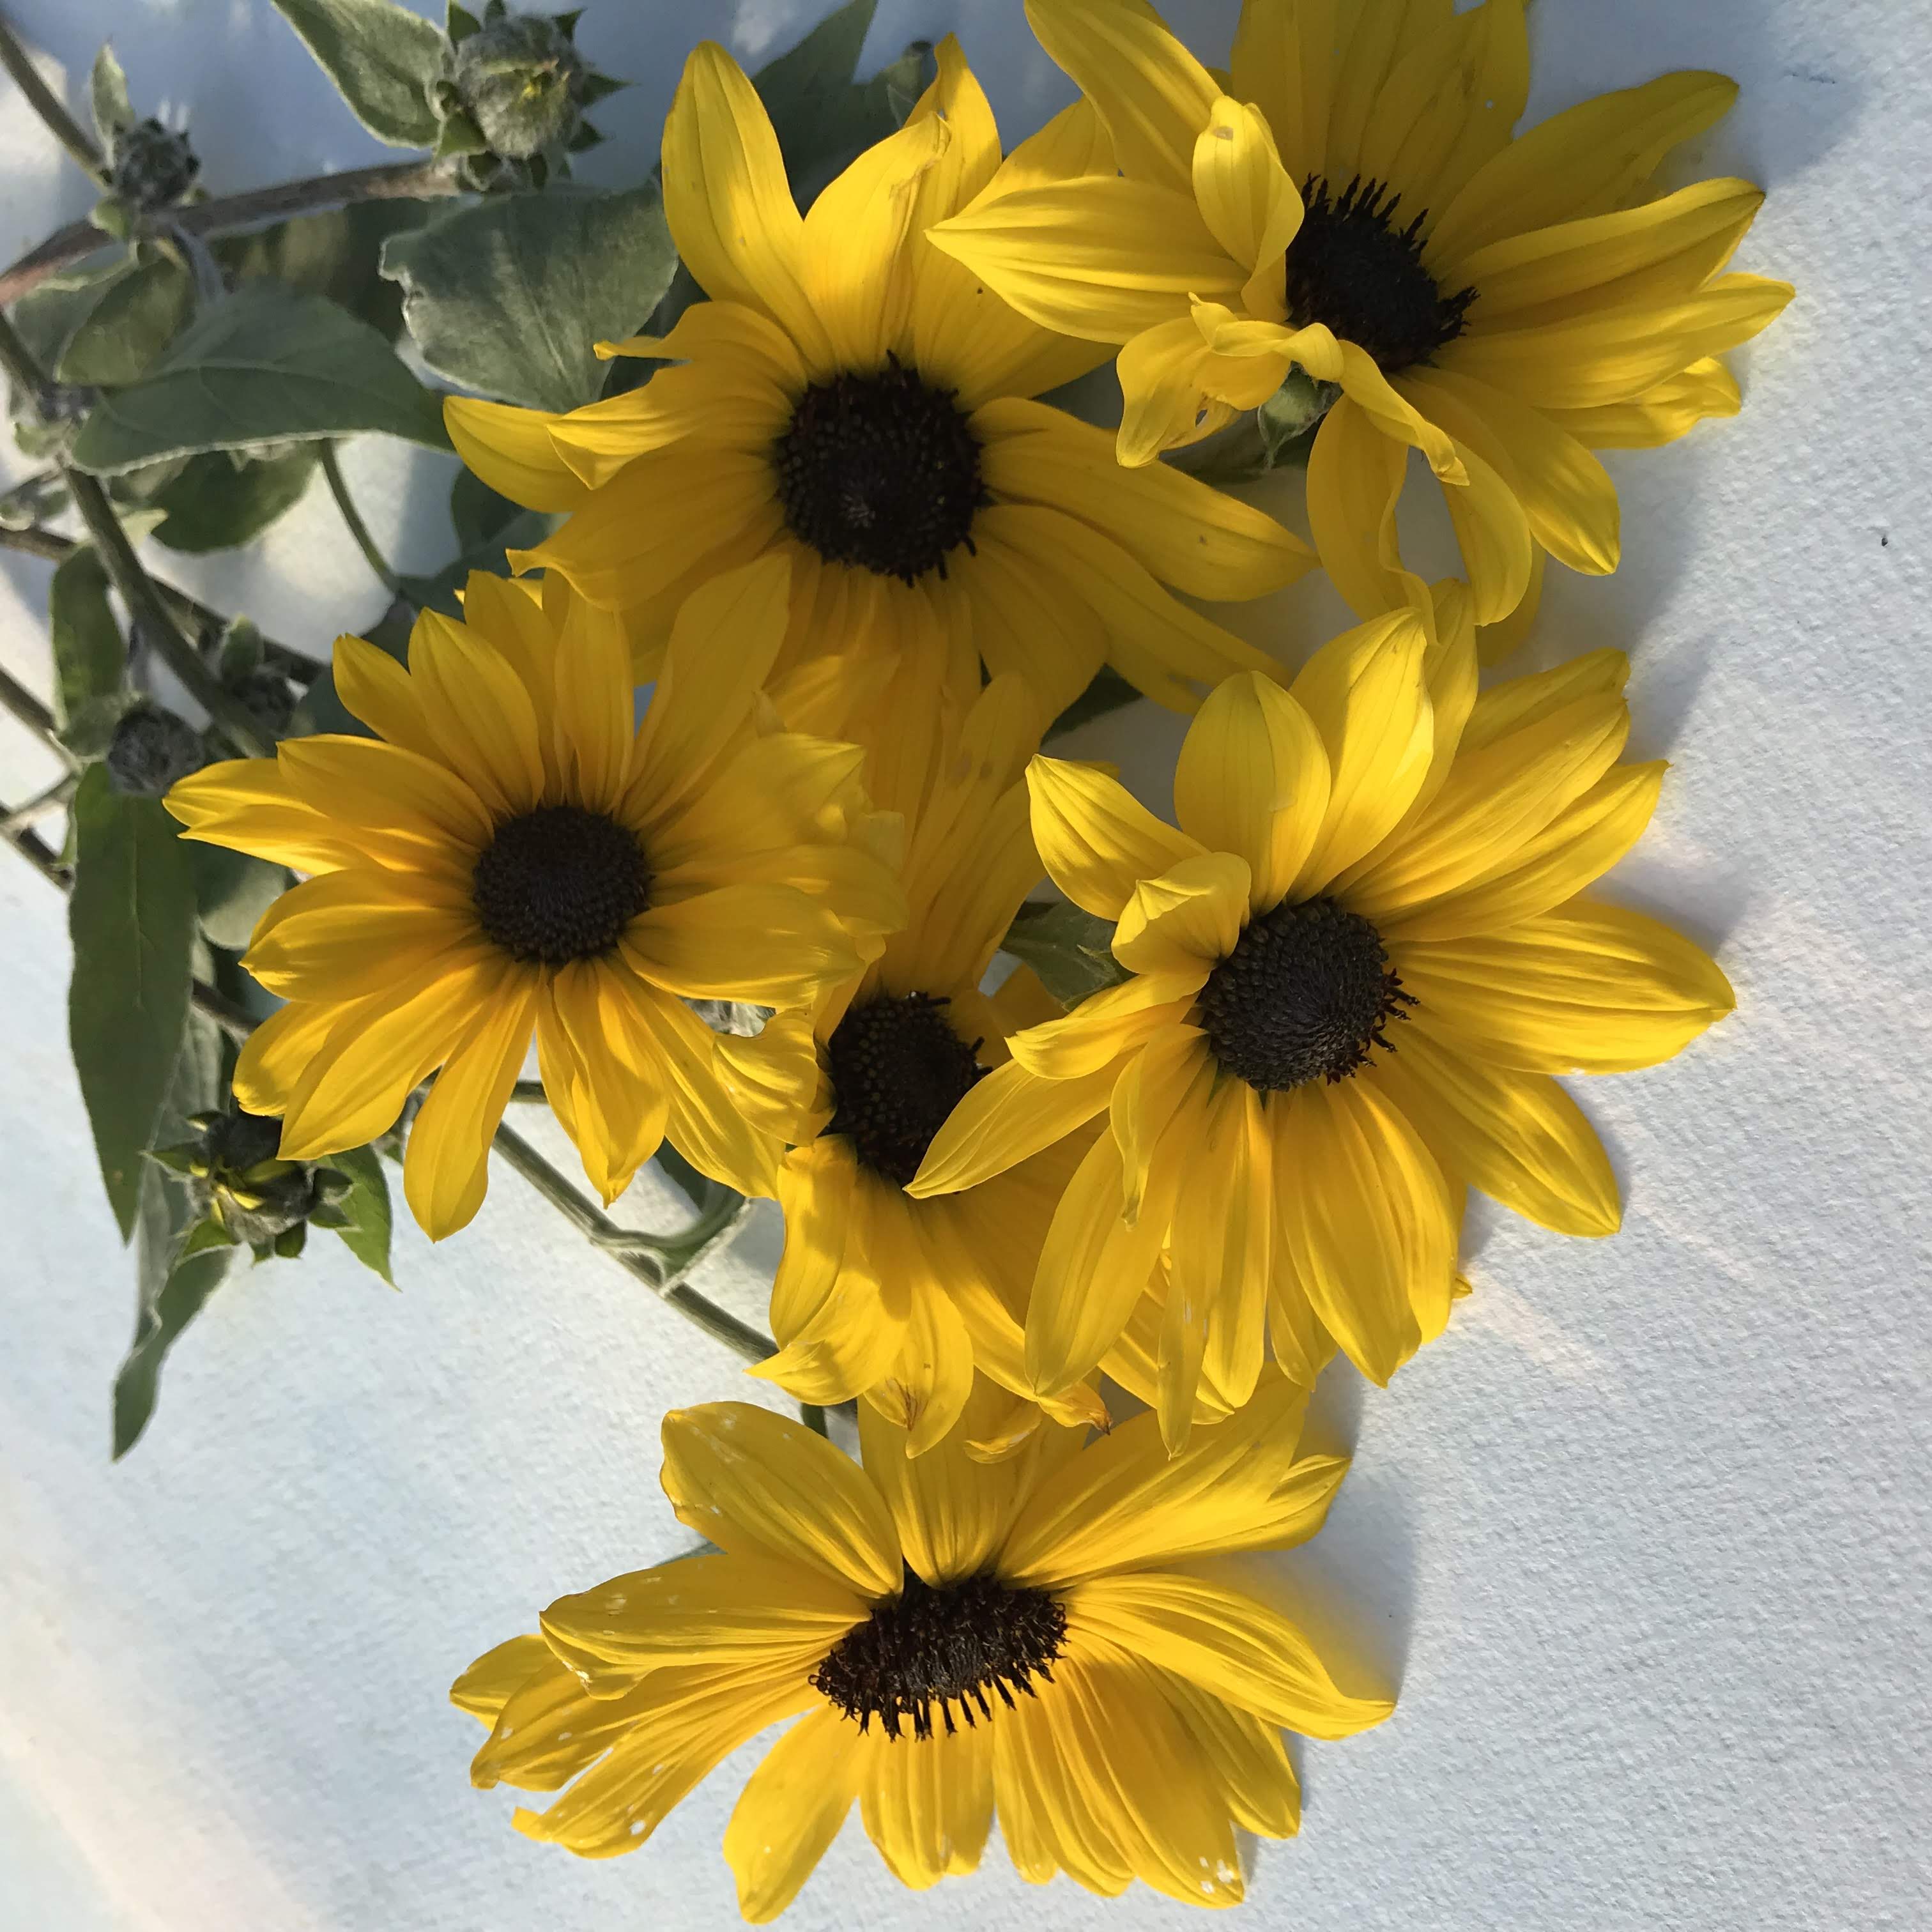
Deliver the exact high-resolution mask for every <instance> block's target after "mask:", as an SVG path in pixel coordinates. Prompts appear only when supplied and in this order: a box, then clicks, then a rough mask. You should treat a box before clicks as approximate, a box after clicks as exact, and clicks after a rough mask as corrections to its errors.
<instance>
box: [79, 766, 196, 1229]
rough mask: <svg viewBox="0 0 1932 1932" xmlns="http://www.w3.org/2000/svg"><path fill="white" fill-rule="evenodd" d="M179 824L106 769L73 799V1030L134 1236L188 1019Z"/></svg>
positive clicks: (91, 1111) (91, 1108) (97, 769)
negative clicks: (131, 793) (117, 785)
mask: <svg viewBox="0 0 1932 1932" xmlns="http://www.w3.org/2000/svg"><path fill="white" fill-rule="evenodd" d="M176 829H177V828H176V826H175V821H174V820H172V818H170V817H169V816H168V814H167V813H166V811H165V810H164V809H163V807H162V805H161V804H160V801H159V800H158V799H151V798H129V797H124V796H122V795H121V793H118V792H117V791H115V789H114V787H113V784H111V783H110V781H109V779H108V776H107V769H106V768H105V767H104V766H100V765H96V766H94V767H93V768H92V769H91V770H89V772H87V773H86V775H84V776H83V778H82V779H81V781H80V789H79V790H77V792H76V793H75V794H74V842H75V866H74V895H73V898H71V901H69V904H68V927H69V930H70V932H71V933H72V935H73V938H74V979H73V981H72V983H71V986H70V987H69V989H68V1037H69V1039H70V1040H71V1043H72V1046H73V1049H74V1067H75V1069H76V1070H77V1072H78V1073H79V1074H80V1091H81V1095H82V1097H83V1099H84V1100H86V1103H87V1114H88V1118H89V1121H91V1122H92V1124H93V1127H94V1145H95V1151H96V1153H97V1154H98V1155H99V1157H100V1160H101V1178H102V1180H103V1181H105V1182H106V1184H107V1198H108V1199H109V1201H110V1202H112V1203H113V1208H114V1218H115V1220H116V1221H117V1222H118V1223H119V1224H120V1228H121V1238H122V1240H124V1241H125V1240H127V1239H128V1238H130V1236H131V1235H133V1231H134V1220H135V1214H136V1208H137V1207H138V1205H139V1194H140V1188H141V1178H142V1173H143V1172H144V1170H145V1167H146V1166H147V1163H145V1162H143V1160H142V1158H141V1157H142V1154H143V1153H144V1152H145V1151H146V1150H147V1149H148V1148H149V1147H151V1146H152V1145H154V1140H155V1139H156V1136H155V1132H154V1130H155V1126H156V1124H157V1121H158V1120H159V1119H160V1112H161V1103H162V1100H163V1097H165V1095H166V1093H167V1091H168V1085H169V1080H170V1079H172V1076H173V1073H174V1070H175V1062H176V1061H178V1059H179V1058H180V1056H181V1038H182V1032H183V1029H184V1027H185V1026H186V1025H187V1010H188V985H189V980H190V971H189V949H190V947H192V946H193V943H194V921H195V910H194V880H193V873H192V871H190V866H189V862H188V856H187V846H186V845H184V844H183V843H182V842H181V840H180V839H179V838H177V837H176V836H175V832H176Z"/></svg>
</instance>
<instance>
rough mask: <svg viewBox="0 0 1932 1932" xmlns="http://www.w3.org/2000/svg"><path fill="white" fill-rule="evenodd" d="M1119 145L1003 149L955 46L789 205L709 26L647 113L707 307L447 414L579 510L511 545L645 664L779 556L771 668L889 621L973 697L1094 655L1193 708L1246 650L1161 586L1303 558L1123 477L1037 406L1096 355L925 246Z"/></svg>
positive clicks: (1198, 500) (1257, 576) (1262, 532)
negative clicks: (611, 366)
mask: <svg viewBox="0 0 1932 1932" xmlns="http://www.w3.org/2000/svg"><path fill="white" fill-rule="evenodd" d="M1094 166H1108V167H1111V166H1112V160H1111V159H1110V158H1109V156H1108V154H1107V151H1106V146H1105V143H1104V141H1103V140H1102V139H1100V136H1099V134H1098V131H1097V124H1096V123H1095V121H1094V118H1093V116H1092V115H1091V112H1090V111H1088V110H1071V111H1070V112H1069V113H1066V114H1063V115H1061V117H1060V118H1058V120H1056V121H1054V122H1053V123H1052V124H1050V125H1049V127H1047V128H1046V129H1045V130H1043V132H1042V133H1040V134H1038V135H1037V136H1034V139H1031V140H1030V141H1028V142H1026V143H1025V145H1024V146H1022V148H1019V150H1018V151H1016V153H1014V154H1012V155H1010V156H1009V157H1007V159H1006V160H1004V162H1003V161H1002V160H1001V154H1000V140H999V131H998V128H997V127H995V125H994V122H993V117H992V110H990V109H989V107H988V106H987V104H986V96H985V95H984V94H983V93H982V92H981V91H980V85H979V83H978V82H977V81H976V80H974V78H973V76H972V75H971V73H970V72H969V71H968V69H967V67H966V65H965V61H964V60H963V59H962V57H961V55H960V53H959V47H958V46H957V44H956V43H955V42H954V41H953V40H952V39H951V38H950V37H948V38H947V40H945V41H944V43H942V44H941V47H940V49H939V77H938V80H936V81H935V83H934V84H933V86H932V87H931V88H930V89H928V90H927V92H926V94H925V95H924V96H923V97H922V99H921V100H920V101H919V104H918V105H917V106H916V107H915V108H914V109H913V113H912V116H911V118H910V120H909V121H907V124H906V125H905V126H904V128H903V129H901V130H900V131H899V132H898V133H896V134H894V135H892V136H890V137H889V139H886V140H884V141H882V142H880V143H879V144H878V145H877V146H875V147H874V148H870V149H868V151H866V152H865V153H864V154H861V155H860V156H859V158H858V159H857V160H856V161H854V162H853V163H852V165H851V166H850V167H849V168H847V169H846V170H845V172H844V173H843V174H841V175H839V176H838V178H837V179H836V180H835V181H833V182H832V184H831V185H830V186H829V187H827V188H826V190H824V192H823V193H822V194H820V196H819V197H818V198H817V200H816V201H815V202H814V203H813V204H812V207H811V212H810V213H809V214H806V215H804V216H801V215H800V214H799V212H798V209H797V207H796V205H795V203H794V202H793V199H792V193H791V189H790V186H789V184H787V181H786V178H785V172H784V163H783V161H782V160H781V158H780V156H779V153H778V140H777V137H776V136H775V134H774V133H772V124H771V122H770V121H769V118H767V116H766V113H765V110H764V108H763V105H762V104H761V103H760V101H759V99H758V97H757V93H756V92H754V89H753V88H752V86H751V83H750V82H749V81H748V80H746V79H745V76H744V75H743V74H742V73H741V72H740V71H739V68H737V66H736V64H735V63H734V62H733V61H732V59H731V58H730V55H728V54H727V53H726V52H724V49H722V48H721V47H718V46H715V45H712V44H711V43H706V44H704V45H703V46H700V47H699V48H698V49H697V50H696V52H694V53H693V54H692V55H691V58H690V60H689V62H688V64H687V65H686V67H685V73H684V78H683V80H682V83H681V84H680V85H679V89H678V92H677V97H676V101H675V103H674V104H673V107H672V109H671V113H670V120H669V121H667V124H666V125H665V128H664V207H665V211H666V214H667V216H668V217H669V220H670V228H671V233H672V234H673V237H674V238H675V239H676V242H677V245H678V248H679V253H680V254H682V257H683V258H684V262H685V266H686V267H687V268H688V269H689V270H690V271H691V274H692V275H694V277H695V278H697V281H698V282H699V283H700V284H701V285H702V286H703V288H704V290H705V291H706V293H707V294H708V295H709V296H710V297H711V298H712V299H711V300H709V302H702V303H700V304H698V305H696V306H695V307H694V308H691V309H689V310H688V311H686V312H685V315H684V316H683V317H682V319H681V320H679V323H677V326H676V327H675V328H674V329H673V330H672V331H671V332H670V334H669V335H666V336H664V337H662V338H642V337H640V338H634V339H633V340H631V341H629V342H627V343H625V344H620V345H618V346H617V349H616V351H615V352H613V353H625V354H631V355H638V356H652V357H658V358H664V359H676V361H677V363H678V365H679V366H677V367H676V368H668V369H665V370H664V371H661V372H660V373H659V374H658V376H657V377H656V378H655V380H653V381H652V382H650V383H648V384H646V386H644V387H643V388H642V389H636V390H634V391H632V392H630V393H629V394H628V395H621V396H617V397H613V398H610V400H608V401H604V402H601V403H595V404H591V405H590V406H589V407H587V408H584V409H580V410H573V411H572V412H571V413H569V414H568V415H566V416H545V415H543V414H541V413H535V412H532V411H529V410H517V409H513V408H510V407H506V406H505V405H502V404H493V403H484V402H474V401H461V400H458V399H452V400H451V401H449V402H448V403H447V404H446V405H445V412H446V417H447V419H448V422H449V431H450V434H451V435H452V437H453V438H454V439H455V442H456V445H457V447H458V449H460V451H461V452H462V453H463V457H464V459H465V460H466V461H467V462H468V463H469V466H471V468H472V469H475V471H476V472H477V473H478V475H481V477H482V478H484V480H485V481H487V482H489V483H490V484H493V485H494V486H495V487H496V488H497V489H499V490H502V492H503V493H505V495H506V496H511V497H512V498H514V499H515V500H516V501H517V502H522V503H527V504H530V505H534V506H535V507H536V508H542V509H550V510H568V511H571V512H572V514H571V516H570V517H569V520H568V521H567V522H566V523H565V524H564V525H563V526H562V528H561V529H559V531H558V532H556V535H553V537H551V538H550V540H549V541H547V542H545V543H544V544H540V545H538V547H536V548H535V549H533V550H529V551H526V552H523V553H517V556H515V557H514V558H513V561H517V562H520V565H544V566H545V567H546V568H550V569H552V570H555V571H559V572H560V573H561V574H562V575H564V576H565V577H568V579H569V580H570V581H571V583H572V584H574V586H576V587H577V589H578V590H579V591H580V592H582V593H583V595H584V596H586V598H589V600H590V601H591V602H592V603H593V604H597V605H598V606H599V607H601V608H603V609H605V610H613V611H616V612H619V613H621V615H622V618H623V619H624V621H625V624H626V625H627V627H628V628H629V630H630V631H631V636H632V638H633V643H634V648H635V649H636V650H637V654H638V655H637V669H638V675H639V676H640V679H642V678H647V677H649V676H651V675H652V674H653V667H654V655H653V654H654V652H655V648H656V644H657V640H658V638H659V637H661V634H662V631H663V628H664V624H665V622H666V621H667V619H668V617H669V616H670V613H672V612H673V611H675V610H676V608H677V607H678V604H679V602H680V601H681V600H682V598H683V597H684V596H685V595H686V593H687V592H688V591H689V590H690V589H691V588H692V587H693V586H694V585H696V584H698V583H703V581H704V580H706V578H707V577H711V576H712V575H714V574H715V573H716V572H717V571H719V570H721V569H724V568H728V567H730V565H735V564H740V563H742V562H745V561H747V560H748V559H751V558H752V557H755V556H762V555H764V554H766V553H767V552H771V551H777V552H780V553H783V554H784V555H786V556H790V558H791V559H792V562H793V570H792V611H793V634H792V636H791V637H790V640H789V641H788V643H787V647H786V651H785V653H784V656H783V657H782V658H781V661H780V669H781V670H785V669H788V668H790V666H791V665H792V664H793V662H794V661H796V660H797V659H798V658H800V657H802V656H805V655H810V654H811V653H814V652H820V651H825V650H839V649H845V648H847V643H848V641H849V640H850V637H852V636H853V634H856V633H859V632H865V633H868V634H874V633H877V634H884V635H886V636H888V637H892V639H894V640H896V642H897V643H898V644H899V645H901V646H903V647H904V648H905V649H916V650H919V651H922V652H932V653H935V654H937V655H940V656H941V657H942V658H944V659H945V661H947V663H948V664H949V665H950V667H951V668H952V670H953V673H954V676H955V688H956V691H958V692H959V695H960V696H961V697H962V698H964V697H969V696H970V694H971V692H972V691H974V690H975V689H977V688H978V685H979V682H980V679H979V668H980V664H981V663H983V664H985V665H986V668H987V670H989V671H990V672H991V673H993V674H995V675H996V676H997V675H998V674H999V673H1002V672H1005V671H1014V672H1017V673H1019V674H1020V675H1021V676H1023V677H1025V679H1027V680H1028V682H1029V683H1031V685H1033V686H1034V689H1035V690H1036V691H1037V692H1038V694H1040V700H1041V702H1042V704H1043V708H1044V709H1046V711H1047V712H1048V714H1049V715H1052V713H1053V712H1055V711H1057V710H1058V709H1060V708H1061V707H1062V706H1064V705H1066V704H1067V703H1070V702H1071V701H1072V700H1073V698H1074V697H1076V696H1077V695H1078V694H1079V692H1080V691H1082V689H1083V688H1085V685H1086V684H1087V683H1088V680H1089V679H1091V677H1092V676H1093V675H1094V672H1095V671H1097V670H1098V669H1099V668H1100V666H1101V664H1103V663H1109V664H1112V665H1113V666H1114V667H1115V668H1116V669H1117V670H1119V671H1120V672H1121V674H1122V675H1123V676H1125V677H1127V678H1128V679H1130V680H1131V681H1132V682H1133V683H1134V684H1136V685H1138V686H1139V688H1140V689H1142V691H1145V692H1146V693H1147V694H1148V695H1149V696H1150V697H1154V698H1157V699H1158V700H1160V702H1162V703H1165V704H1168V705H1170V706H1174V707H1175V708H1177V709H1186V710H1192V709H1193V708H1194V706H1195V704H1196V703H1197V702H1198V701H1199V693H1198V691H1196V690H1195V689H1194V688H1193V682H1199V683H1202V684H1212V683H1214V682H1216V681H1217V680H1218V679H1220V677H1222V676H1224V675H1226V673H1228V672H1229V671H1230V670H1235V669H1238V668H1241V667H1247V668H1250V669H1262V668H1265V662H1266V661H1265V659H1262V658H1260V657H1259V655H1258V654H1257V653H1256V652H1253V651H1252V650H1251V649H1250V648H1249V647H1248V646H1246V645H1245V644H1243V643H1241V642H1240V641H1239V640H1237V639H1235V638H1234V637H1231V636H1230V635H1229V634H1228V633H1227V632H1226V631H1223V630H1222V629H1221V628H1220V627H1219V626H1218V625H1214V624H1211V623H1210V622H1208V621H1207V620H1206V619H1205V618H1202V617H1201V616H1198V615H1197V614H1196V613H1194V612H1193V610H1190V609H1188V608H1187V607H1185V606H1184V605H1183V604H1181V603H1180V602H1178V601H1177V600H1176V599H1175V598H1174V597H1173V596H1172V595H1170V594H1169V590H1168V589H1167V588H1166V586H1169V585H1172V586H1175V588H1176V589H1181V590H1184V591H1187V592H1191V593H1193V594H1195V595H1199V596H1202V597H1208V598H1222V599H1232V598H1251V597H1256V596H1259V595H1262V593H1263V592H1266V591H1270V590H1273V589H1277V588H1278V587H1279V586H1281V585H1283V584H1284V583H1289V582H1291V581H1292V580H1294V579H1295V578H1296V577H1299V576H1301V574H1303V573H1304V571H1307V570H1308V569H1310V568H1313V563H1314V557H1313V553H1312V552H1311V551H1310V550H1308V549H1307V547H1306V546H1305V545H1304V544H1301V543H1300V542H1299V541H1298V540H1297V539H1295V538H1293V537H1292V536H1290V535H1289V533H1288V532H1286V530H1284V529H1282V528H1281V526H1280V525H1279V524H1278V523H1275V522H1274V520H1273V519H1271V517H1266V516H1264V515H1263V514H1262V513H1261V512H1260V511H1257V510H1253V509H1251V508H1248V507H1247V505H1244V504H1241V503H1238V502H1235V501H1233V500H1232V499H1231V498H1229V497H1227V496H1223V495H1222V494H1220V493H1218V492H1217V491H1215V490H1211V489H1209V488H1208V487H1206V486H1205V485H1204V484H1200V483H1199V482H1196V481H1195V480H1194V479H1193V478H1189V477H1186V476H1182V475H1178V474H1175V473H1173V472H1169V471H1168V470H1166V469H1161V470H1150V471H1148V472H1144V473H1139V474H1135V475H1127V474H1124V473H1123V472H1121V470H1120V469H1119V468H1118V466H1117V465H1116V464H1115V461H1114V459H1113V449H1112V442H1111V440H1110V439H1109V438H1108V437H1106V435H1105V434H1103V433H1102V432H1101V431H1098V430H1096V429H1094V428H1091V427H1089V426H1088V425H1085V424H1083V423H1081V422H1077V421H1076V419H1073V417H1071V416H1067V415H1066V414H1064V413H1063V412H1061V411H1060V410H1055V409H1053V408H1051V407H1049V406H1047V405H1046V404H1043V403H1040V402H1035V401H1030V400H1029V398H1032V397H1034V396H1036V395H1038V394H1039V393H1040V392H1042V391H1043V390H1045V389H1051V388H1052V387H1054V386H1055V385H1057V384H1058V383H1062V382H1064V381H1066V380H1067V379H1068V378H1069V377H1072V376H1073V375H1076V374H1079V373H1080V372H1081V371H1083V370H1085V369H1087V368H1091V367H1092V366H1093V365H1094V364H1095V363H1096V362H1100V361H1102V360H1103V359H1104V358H1105V351H1104V350H1095V349H1094V347H1092V346H1091V344H1087V343H1084V342H1070V341H1067V339H1066V338H1064V337H1061V336H1058V335H1052V334H1051V333H1049V332H1047V331H1046V330H1044V329H1037V328H1036V327H1034V325H1033V324H1032V323H1029V322H1028V321H1026V320H1025V319H1024V318H1023V317H1020V316H1019V315H1018V314H1016V313H1014V312H1013V311H1012V310H1010V309H1009V308H1007V307H1006V305H1004V303H1001V302H999V301H998V300H996V299H994V298H993V297H992V296H989V295H988V294H987V293H986V291H985V290H983V289H982V288H981V287H980V286H979V284H978V283H977V281H976V280H975V279H974V277H973V276H972V275H970V274H968V272H966V271H965V269H962V268H961V267H960V266H959V265H958V263H956V262H954V261H953V260H950V258H949V257H947V256H945V255H943V254H940V253H939V252H938V251H937V250H935V249H934V248H932V247H930V246H929V245H928V244H927V243H926V241H925V239H924V231H925V229H926V226H928V224H929V223H932V222H934V221H936V220H940V219H941V217H944V216H946V215H950V214H953V213H954V212H956V211H958V210H959V209H961V208H965V207H966V206H967V205H969V204H970V203H972V202H974V201H975V199H977V198H979V197H981V196H996V195H998V194H1001V193H1005V192H1007V191H1008V190H1010V189H1011V188H1013V187H1018V186H1020V185H1022V184H1025V183H1027V182H1029V181H1043V180H1053V179H1057V178H1061V177H1062V176H1065V175H1079V174H1081V173H1082V172H1085V171H1086V170H1087V169H1090V168H1092V167H1094ZM1190 681H1193V682H1190Z"/></svg>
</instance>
